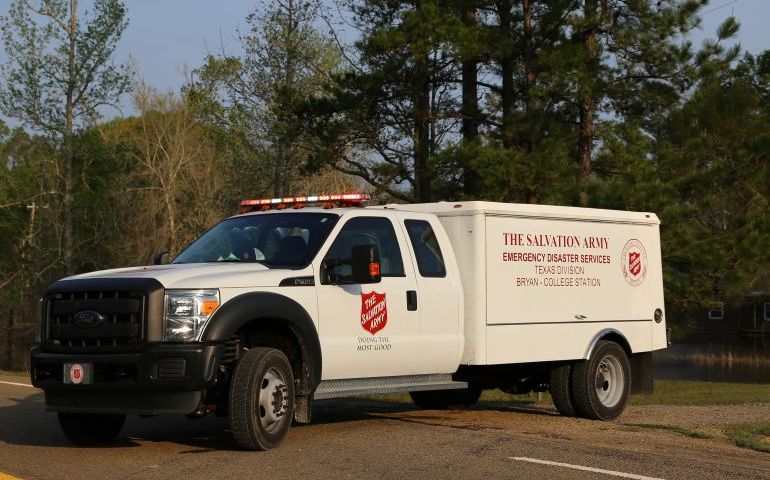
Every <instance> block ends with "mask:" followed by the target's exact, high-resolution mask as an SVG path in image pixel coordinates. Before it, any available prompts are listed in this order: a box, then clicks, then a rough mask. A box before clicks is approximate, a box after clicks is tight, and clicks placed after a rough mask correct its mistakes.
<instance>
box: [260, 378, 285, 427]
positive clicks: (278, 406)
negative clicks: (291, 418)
mask: <svg viewBox="0 0 770 480" xmlns="http://www.w3.org/2000/svg"><path fill="white" fill-rule="evenodd" d="M258 408H259V411H258V412H257V413H258V414H259V423H260V425H262V429H263V430H264V431H265V432H267V433H274V432H275V431H276V430H279V429H280V428H281V426H282V425H283V424H284V423H285V422H286V418H287V412H288V408H289V397H288V392H287V388H286V379H285V377H284V375H283V373H282V372H281V371H280V370H278V369H277V368H270V369H269V370H268V371H267V372H265V375H264V377H262V384H261V385H260V389H259V407H258Z"/></svg>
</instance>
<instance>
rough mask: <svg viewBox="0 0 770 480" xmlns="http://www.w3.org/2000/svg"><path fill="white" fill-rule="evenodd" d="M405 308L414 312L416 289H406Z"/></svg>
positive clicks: (415, 307) (415, 308)
mask: <svg viewBox="0 0 770 480" xmlns="http://www.w3.org/2000/svg"><path fill="white" fill-rule="evenodd" d="M406 309H407V310H409V311H410V312H414V311H415V310H417V291H416V290H407V291H406Z"/></svg>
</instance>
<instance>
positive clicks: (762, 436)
mask: <svg viewBox="0 0 770 480" xmlns="http://www.w3.org/2000/svg"><path fill="white" fill-rule="evenodd" d="M725 435H726V436H727V438H729V439H730V441H732V442H733V443H735V444H736V445H737V446H739V447H743V448H750V449H752V450H756V451H758V452H764V453H770V423H759V424H757V423H753V424H752V423H741V424H738V425H730V426H729V427H728V428H727V429H726V430H725Z"/></svg>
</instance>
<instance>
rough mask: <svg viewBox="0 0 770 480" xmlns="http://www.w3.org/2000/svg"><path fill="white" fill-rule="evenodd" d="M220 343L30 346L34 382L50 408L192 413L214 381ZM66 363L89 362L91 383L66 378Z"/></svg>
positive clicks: (221, 346) (222, 352) (116, 411)
mask: <svg viewBox="0 0 770 480" xmlns="http://www.w3.org/2000/svg"><path fill="white" fill-rule="evenodd" d="M224 351H225V347H224V345H223V344H149V345H148V346H147V347H146V348H145V349H143V350H142V351H139V352H131V353H54V352H46V351H44V350H43V349H42V348H41V347H40V346H39V345H38V346H35V347H33V348H32V351H31V369H30V370H31V377H32V384H33V385H34V386H36V387H38V388H41V389H43V391H44V392H45V401H46V405H47V407H48V409H49V410H54V411H67V412H89V413H134V414H140V415H156V414H160V413H191V412H193V411H195V410H196V409H197V408H198V406H199V405H200V403H201V400H202V397H203V391H204V390H205V389H206V388H210V387H212V386H214V384H215V383H216V379H217V372H218V367H219V364H220V363H221V361H222V356H223V354H224ZM65 363H81V364H84V363H88V364H91V365H93V378H92V383H91V384H89V385H73V384H68V383H64V364H65Z"/></svg>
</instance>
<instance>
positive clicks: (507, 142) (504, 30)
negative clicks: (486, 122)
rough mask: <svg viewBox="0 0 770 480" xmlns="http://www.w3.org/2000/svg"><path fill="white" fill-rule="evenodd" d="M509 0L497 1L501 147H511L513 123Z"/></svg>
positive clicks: (511, 21) (513, 55) (511, 33)
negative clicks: (499, 48) (500, 87)
mask: <svg viewBox="0 0 770 480" xmlns="http://www.w3.org/2000/svg"><path fill="white" fill-rule="evenodd" d="M512 6H513V5H512V2H511V0H502V1H499V2H498V3H497V8H498V14H499V16H500V39H501V42H502V43H503V44H504V45H505V50H504V51H503V52H502V54H501V56H500V60H499V61H500V76H501V77H502V98H501V101H502V108H503V121H502V137H503V147H505V148H513V146H514V142H513V136H512V132H511V126H512V124H513V106H514V103H513V100H514V88H513V87H514V85H513V69H514V65H515V63H516V56H515V52H514V49H513V48H512V44H511V42H512V41H513V19H512V15H511V8H512Z"/></svg>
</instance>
